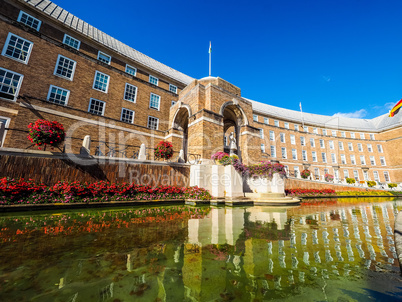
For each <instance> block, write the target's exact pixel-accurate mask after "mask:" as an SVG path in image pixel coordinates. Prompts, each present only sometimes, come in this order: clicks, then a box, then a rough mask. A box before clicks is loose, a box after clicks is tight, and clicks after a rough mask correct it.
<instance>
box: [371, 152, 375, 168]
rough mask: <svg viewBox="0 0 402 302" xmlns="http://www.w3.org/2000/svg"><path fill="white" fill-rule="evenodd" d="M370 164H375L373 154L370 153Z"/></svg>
mask: <svg viewBox="0 0 402 302" xmlns="http://www.w3.org/2000/svg"><path fill="white" fill-rule="evenodd" d="M370 164H371V165H372V166H375V157H374V156H373V155H370Z"/></svg>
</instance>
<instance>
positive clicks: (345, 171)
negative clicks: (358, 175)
mask: <svg viewBox="0 0 402 302" xmlns="http://www.w3.org/2000/svg"><path fill="white" fill-rule="evenodd" d="M343 177H345V178H349V170H346V169H345V170H343Z"/></svg>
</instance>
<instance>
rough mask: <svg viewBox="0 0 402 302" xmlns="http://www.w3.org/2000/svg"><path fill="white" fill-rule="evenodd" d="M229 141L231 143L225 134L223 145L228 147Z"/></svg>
mask: <svg viewBox="0 0 402 302" xmlns="http://www.w3.org/2000/svg"><path fill="white" fill-rule="evenodd" d="M228 143H229V140H228V137H227V136H226V135H225V136H224V137H223V145H224V146H225V147H226V146H227V145H228Z"/></svg>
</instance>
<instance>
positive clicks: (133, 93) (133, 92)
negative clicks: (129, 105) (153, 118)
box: [124, 83, 137, 103]
mask: <svg viewBox="0 0 402 302" xmlns="http://www.w3.org/2000/svg"><path fill="white" fill-rule="evenodd" d="M124 99H125V100H126V101H130V102H133V103H135V101H136V99H137V87H135V86H133V85H131V84H128V83H126V88H125V89H124Z"/></svg>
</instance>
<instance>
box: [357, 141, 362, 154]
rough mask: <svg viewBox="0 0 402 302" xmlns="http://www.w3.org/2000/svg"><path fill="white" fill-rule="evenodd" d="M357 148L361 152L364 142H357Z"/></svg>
mask: <svg viewBox="0 0 402 302" xmlns="http://www.w3.org/2000/svg"><path fill="white" fill-rule="evenodd" d="M357 150H359V152H363V146H362V144H360V143H358V144H357Z"/></svg>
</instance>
